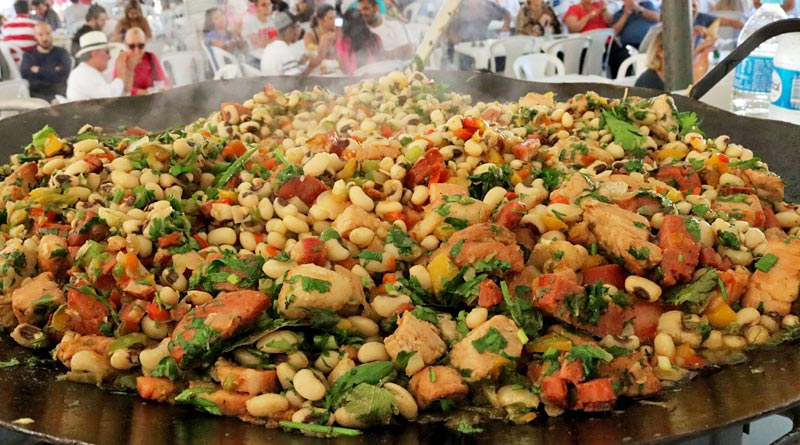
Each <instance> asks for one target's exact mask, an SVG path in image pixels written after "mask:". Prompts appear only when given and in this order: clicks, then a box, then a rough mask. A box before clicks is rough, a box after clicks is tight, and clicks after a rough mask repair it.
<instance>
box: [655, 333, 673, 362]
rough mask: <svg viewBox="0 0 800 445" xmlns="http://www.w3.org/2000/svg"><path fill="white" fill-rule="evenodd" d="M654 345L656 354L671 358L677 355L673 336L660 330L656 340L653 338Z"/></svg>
mask: <svg viewBox="0 0 800 445" xmlns="http://www.w3.org/2000/svg"><path fill="white" fill-rule="evenodd" d="M653 347H654V348H655V353H656V355H661V356H664V357H669V358H670V359H672V357H674V356H675V342H674V341H673V340H672V336H670V335H668V334H665V333H663V332H659V333H658V335H656V338H655V340H653Z"/></svg>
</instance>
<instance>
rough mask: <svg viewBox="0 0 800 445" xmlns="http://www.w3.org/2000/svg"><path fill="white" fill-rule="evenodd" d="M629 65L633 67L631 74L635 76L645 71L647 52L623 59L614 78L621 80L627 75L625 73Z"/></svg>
mask: <svg viewBox="0 0 800 445" xmlns="http://www.w3.org/2000/svg"><path fill="white" fill-rule="evenodd" d="M630 67H633V75H634V76H636V77H638V76H639V75H640V74H642V73H643V72H645V71H647V54H636V55H633V56H630V57H628V58H627V59H625V60H623V61H622V63H621V64H620V65H619V71H617V78H616V80H622V79H624V78H625V77H628V76H627V74H628V69H629V68H630Z"/></svg>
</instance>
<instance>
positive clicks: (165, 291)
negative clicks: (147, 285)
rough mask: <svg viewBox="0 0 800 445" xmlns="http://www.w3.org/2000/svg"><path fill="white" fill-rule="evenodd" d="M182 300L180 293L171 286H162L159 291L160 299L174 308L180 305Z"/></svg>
mask: <svg viewBox="0 0 800 445" xmlns="http://www.w3.org/2000/svg"><path fill="white" fill-rule="evenodd" d="M180 298H181V297H180V295H179V294H178V292H177V291H176V290H175V289H173V288H171V287H169V286H162V287H161V288H160V289H158V299H159V300H161V302H162V303H164V304H166V305H168V306H174V305H176V304H178V302H179V301H180Z"/></svg>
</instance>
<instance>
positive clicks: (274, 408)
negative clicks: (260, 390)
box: [245, 394, 289, 417]
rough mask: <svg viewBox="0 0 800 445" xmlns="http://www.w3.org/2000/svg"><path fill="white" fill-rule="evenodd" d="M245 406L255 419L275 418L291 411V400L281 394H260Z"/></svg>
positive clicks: (249, 400)
mask: <svg viewBox="0 0 800 445" xmlns="http://www.w3.org/2000/svg"><path fill="white" fill-rule="evenodd" d="M245 404H246V406H247V413H248V414H250V415H251V416H253V417H273V416H277V415H278V414H280V413H282V412H284V411H286V410H288V409H289V399H287V398H286V397H285V396H282V395H280V394H260V395H257V396H255V397H253V398H251V399H248V400H247V402H245Z"/></svg>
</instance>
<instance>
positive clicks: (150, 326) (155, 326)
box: [142, 315, 169, 340]
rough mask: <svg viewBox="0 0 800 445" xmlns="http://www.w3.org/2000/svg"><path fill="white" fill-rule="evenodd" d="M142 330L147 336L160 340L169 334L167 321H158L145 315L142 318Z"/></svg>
mask: <svg viewBox="0 0 800 445" xmlns="http://www.w3.org/2000/svg"><path fill="white" fill-rule="evenodd" d="M142 332H143V333H144V335H146V336H148V337H149V338H152V339H154V340H161V339H163V338H166V337H167V336H169V323H162V322H158V321H155V320H153V319H152V318H150V317H149V316H147V315H145V316H144V318H142Z"/></svg>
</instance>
